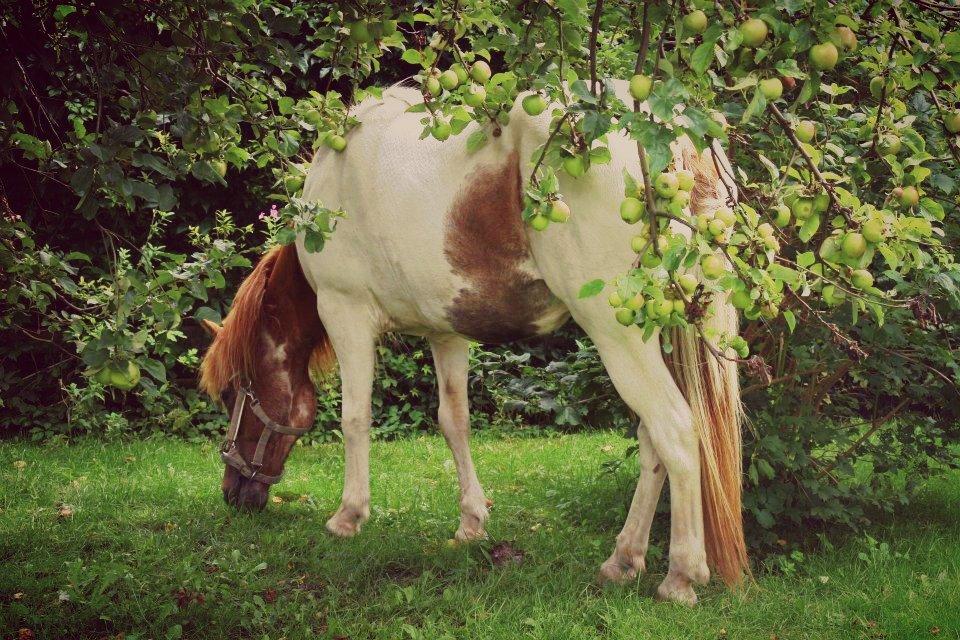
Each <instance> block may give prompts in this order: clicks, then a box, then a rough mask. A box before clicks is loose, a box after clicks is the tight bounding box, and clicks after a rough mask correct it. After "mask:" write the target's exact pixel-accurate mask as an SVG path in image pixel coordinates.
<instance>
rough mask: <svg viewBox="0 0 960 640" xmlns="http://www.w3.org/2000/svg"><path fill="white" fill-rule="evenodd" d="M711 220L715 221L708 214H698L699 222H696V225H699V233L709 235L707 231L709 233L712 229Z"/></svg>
mask: <svg viewBox="0 0 960 640" xmlns="http://www.w3.org/2000/svg"><path fill="white" fill-rule="evenodd" d="M711 220H713V218H712V217H710V216H709V215H707V214H705V213H698V214H697V222H696V224H697V231H699V232H700V233H707V231H708V230H709V228H710V221H711Z"/></svg>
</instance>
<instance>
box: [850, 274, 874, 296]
mask: <svg viewBox="0 0 960 640" xmlns="http://www.w3.org/2000/svg"><path fill="white" fill-rule="evenodd" d="M850 282H852V283H853V286H855V287H856V288H857V289H860V290H861V291H863V290H865V289H869V288H870V287H872V286H873V274H872V273H870V272H869V271H867V270H866V269H857V270H856V271H854V272H853V273H852V274H850Z"/></svg>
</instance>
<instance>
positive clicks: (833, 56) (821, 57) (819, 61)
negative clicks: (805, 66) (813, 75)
mask: <svg viewBox="0 0 960 640" xmlns="http://www.w3.org/2000/svg"><path fill="white" fill-rule="evenodd" d="M838 60H840V52H839V51H837V47H836V45H835V44H833V43H832V42H821V43H820V44H815V45H813V46H812V47H810V65H811V66H812V67H813V68H814V69H816V70H817V71H832V70H833V68H834V67H836V66H837V61H838Z"/></svg>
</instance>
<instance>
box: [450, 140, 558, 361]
mask: <svg viewBox="0 0 960 640" xmlns="http://www.w3.org/2000/svg"><path fill="white" fill-rule="evenodd" d="M521 210H522V188H521V180H520V164H519V162H518V159H517V154H516V152H514V153H512V154H510V156H509V157H508V159H507V162H506V164H504V166H503V167H501V168H499V169H487V168H484V169H480V170H478V171H477V172H476V173H475V174H474V175H473V176H471V179H470V182H469V183H468V184H467V185H465V186H464V187H463V188H461V190H460V193H459V194H458V196H457V199H456V200H455V201H454V203H453V206H452V207H451V209H450V211H449V212H448V214H447V217H448V221H447V229H446V233H445V236H444V253H445V254H446V256H447V261H448V262H449V263H450V265H451V266H452V267H453V271H454V273H456V274H457V275H459V276H461V277H463V278H464V279H465V280H467V282H468V283H469V284H468V286H467V287H464V288H463V289H461V290H460V291H459V292H458V293H457V297H456V298H454V300H453V304H451V305H450V306H449V307H447V318H448V320H449V321H450V324H451V325H453V328H454V330H456V331H457V332H458V333H460V334H462V335H464V336H468V337H470V338H475V339H477V340H481V341H483V342H491V343H503V342H510V341H513V340H519V339H521V338H528V337H531V336H534V335H536V334H537V326H536V321H537V319H538V318H539V317H540V316H541V315H542V314H543V312H544V311H546V309H547V307H548V306H549V304H550V301H551V299H552V294H551V293H550V290H549V289H548V288H547V285H546V284H545V283H544V282H543V280H539V279H535V278H533V277H532V276H531V275H529V274H528V273H526V272H524V271H523V270H522V265H523V264H524V263H525V262H526V261H527V260H528V259H529V258H530V244H529V242H528V241H527V235H526V229H525V228H524V223H523V219H522V218H521V215H520V214H521Z"/></svg>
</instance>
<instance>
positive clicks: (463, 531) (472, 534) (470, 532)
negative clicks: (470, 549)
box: [453, 525, 487, 542]
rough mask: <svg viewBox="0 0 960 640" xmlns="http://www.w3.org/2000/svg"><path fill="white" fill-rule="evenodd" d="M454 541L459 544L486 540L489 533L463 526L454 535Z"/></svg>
mask: <svg viewBox="0 0 960 640" xmlns="http://www.w3.org/2000/svg"><path fill="white" fill-rule="evenodd" d="M453 539H454V540H456V541H457V542H474V541H476V540H486V539H487V532H486V531H484V530H483V529H473V528H468V527H464V526H463V525H461V526H460V528H459V529H457V532H456V533H455V534H453Z"/></svg>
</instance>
